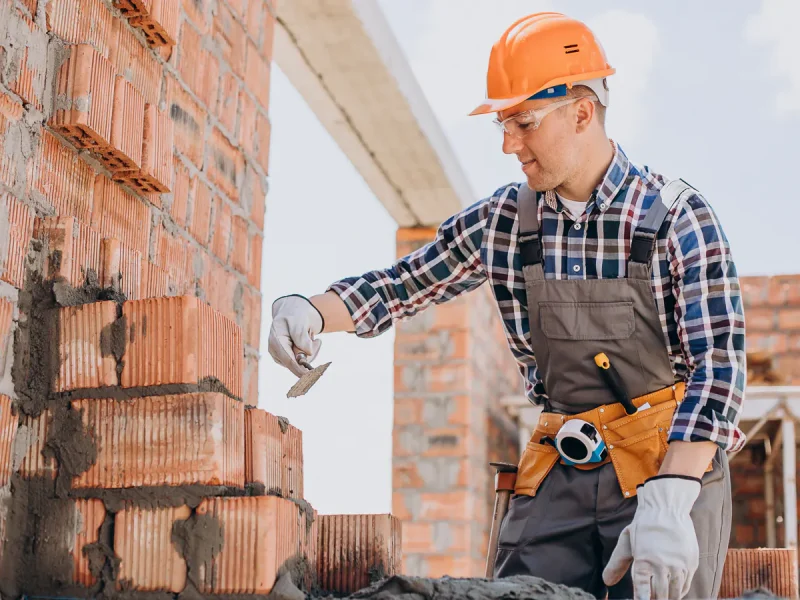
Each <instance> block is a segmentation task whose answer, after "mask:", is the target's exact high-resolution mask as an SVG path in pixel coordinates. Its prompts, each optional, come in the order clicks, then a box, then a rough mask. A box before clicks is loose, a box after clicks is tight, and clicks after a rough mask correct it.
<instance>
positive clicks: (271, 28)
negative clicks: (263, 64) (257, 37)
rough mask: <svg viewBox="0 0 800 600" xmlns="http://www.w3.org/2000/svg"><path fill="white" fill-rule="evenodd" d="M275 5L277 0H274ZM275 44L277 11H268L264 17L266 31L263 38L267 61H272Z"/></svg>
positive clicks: (262, 47) (262, 49)
mask: <svg viewBox="0 0 800 600" xmlns="http://www.w3.org/2000/svg"><path fill="white" fill-rule="evenodd" d="M272 4H273V6H274V5H275V2H274V1H273V3H272ZM274 44H275V12H274V8H273V10H272V11H267V15H266V18H265V19H264V33H263V35H262V39H261V46H260V48H261V54H262V55H263V56H264V58H266V59H267V62H271V61H272V48H273V46H274Z"/></svg>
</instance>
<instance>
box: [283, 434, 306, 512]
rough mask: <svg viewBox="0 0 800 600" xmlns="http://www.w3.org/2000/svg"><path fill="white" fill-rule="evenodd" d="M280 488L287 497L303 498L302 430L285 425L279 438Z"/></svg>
mask: <svg viewBox="0 0 800 600" xmlns="http://www.w3.org/2000/svg"><path fill="white" fill-rule="evenodd" d="M281 442H282V444H281V447H282V450H283V457H282V459H281V465H282V469H281V471H282V475H281V489H282V490H283V492H284V494H285V495H286V497H287V498H296V499H298V500H300V499H302V498H303V432H302V431H300V430H299V429H298V428H297V427H295V426H294V425H287V426H286V431H284V432H283V439H282V440H281Z"/></svg>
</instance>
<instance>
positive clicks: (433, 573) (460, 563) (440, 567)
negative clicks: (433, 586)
mask: <svg viewBox="0 0 800 600" xmlns="http://www.w3.org/2000/svg"><path fill="white" fill-rule="evenodd" d="M425 563H426V564H427V571H426V575H427V576H428V577H435V578H438V577H444V576H445V575H449V576H450V577H474V576H475V569H474V567H473V563H472V560H471V559H470V557H469V556H448V555H441V554H438V555H432V556H427V557H425Z"/></svg>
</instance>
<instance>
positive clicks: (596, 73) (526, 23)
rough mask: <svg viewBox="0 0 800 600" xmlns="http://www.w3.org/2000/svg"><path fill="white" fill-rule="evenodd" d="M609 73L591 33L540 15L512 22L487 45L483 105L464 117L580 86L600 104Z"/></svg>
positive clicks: (605, 99)
mask: <svg viewBox="0 0 800 600" xmlns="http://www.w3.org/2000/svg"><path fill="white" fill-rule="evenodd" d="M614 72H615V70H614V69H613V68H612V67H611V65H609V64H608V62H607V61H606V54H605V51H604V50H603V47H602V46H601V45H600V42H599V41H598V40H597V38H596V37H595V36H594V34H593V33H592V31H591V30H590V29H589V28H588V27H587V26H586V25H584V24H583V23H581V22H580V21H577V20H575V19H571V18H570V17H567V16H565V15H562V14H561V13H556V12H541V13H536V14H533V15H528V16H527V17H523V18H521V19H519V20H518V21H516V22H515V23H514V24H513V25H511V27H509V28H508V29H507V30H506V31H505V33H503V35H502V37H501V38H500V39H499V40H497V42H495V44H494V46H492V53H491V55H490V56H489V69H488V72H487V74H486V92H487V94H486V96H487V97H486V100H484V102H482V103H481V105H480V106H478V108H476V109H475V110H473V111H472V112H471V113H470V115H482V114H486V113H492V112H498V111H501V110H505V109H506V108H510V107H512V106H516V105H517V104H519V103H520V102H524V101H525V100H529V99H533V97H534V96H535V97H536V98H546V97H556V96H563V95H565V94H566V89H567V88H568V87H572V85H573V84H575V83H577V82H581V83H582V84H583V85H588V86H589V87H591V88H592V89H593V90H594V91H595V92H596V93H597V94H598V97H599V98H600V101H601V103H602V104H603V105H606V104H607V102H608V88H607V87H606V83H605V78H606V77H607V76H608V75H613V74H614Z"/></svg>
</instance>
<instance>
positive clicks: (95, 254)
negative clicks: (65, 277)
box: [69, 222, 102, 287]
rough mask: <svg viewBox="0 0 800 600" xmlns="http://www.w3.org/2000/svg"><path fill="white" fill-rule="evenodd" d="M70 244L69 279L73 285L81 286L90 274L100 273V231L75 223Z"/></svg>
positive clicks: (97, 274) (96, 274)
mask: <svg viewBox="0 0 800 600" xmlns="http://www.w3.org/2000/svg"><path fill="white" fill-rule="evenodd" d="M75 232H76V233H75V240H74V242H73V246H72V271H71V273H70V275H69V280H70V281H71V282H72V285H73V286H76V287H79V286H82V285H83V284H84V283H85V282H86V280H87V278H89V277H90V276H99V274H100V268H101V266H100V241H101V239H102V238H101V236H100V233H99V232H97V231H95V230H94V229H92V228H91V227H90V226H89V225H86V224H84V223H81V222H76V224H75Z"/></svg>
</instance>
